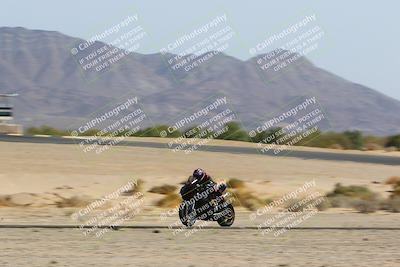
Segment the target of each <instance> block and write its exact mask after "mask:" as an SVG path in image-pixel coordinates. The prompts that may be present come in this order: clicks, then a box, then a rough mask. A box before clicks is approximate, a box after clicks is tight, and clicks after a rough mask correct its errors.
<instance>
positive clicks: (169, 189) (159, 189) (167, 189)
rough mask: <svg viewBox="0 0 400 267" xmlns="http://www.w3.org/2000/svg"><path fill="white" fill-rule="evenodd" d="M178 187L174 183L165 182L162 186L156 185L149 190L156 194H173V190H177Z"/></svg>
mask: <svg viewBox="0 0 400 267" xmlns="http://www.w3.org/2000/svg"><path fill="white" fill-rule="evenodd" d="M176 188H177V187H176V186H174V185H168V184H164V185H161V186H154V187H153V188H151V189H150V190H149V192H150V193H155V194H162V195H168V194H172V193H173V192H175V190H176Z"/></svg>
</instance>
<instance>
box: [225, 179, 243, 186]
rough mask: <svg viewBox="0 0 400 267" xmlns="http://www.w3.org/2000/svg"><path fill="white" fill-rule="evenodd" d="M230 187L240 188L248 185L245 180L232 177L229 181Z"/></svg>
mask: <svg viewBox="0 0 400 267" xmlns="http://www.w3.org/2000/svg"><path fill="white" fill-rule="evenodd" d="M227 185H228V187H229V188H233V189H238V188H243V187H245V186H246V184H245V182H243V181H242V180H240V179H237V178H230V179H229V180H228V182H227Z"/></svg>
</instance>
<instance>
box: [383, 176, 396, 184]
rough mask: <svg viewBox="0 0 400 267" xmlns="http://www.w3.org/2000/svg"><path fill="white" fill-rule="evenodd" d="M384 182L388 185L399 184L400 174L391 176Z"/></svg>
mask: <svg viewBox="0 0 400 267" xmlns="http://www.w3.org/2000/svg"><path fill="white" fill-rule="evenodd" d="M385 184H390V185H400V176H391V177H389V178H388V179H387V180H386V181H385Z"/></svg>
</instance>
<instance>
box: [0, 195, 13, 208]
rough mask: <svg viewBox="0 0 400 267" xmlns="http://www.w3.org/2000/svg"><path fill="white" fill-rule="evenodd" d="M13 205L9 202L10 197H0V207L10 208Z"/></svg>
mask: <svg viewBox="0 0 400 267" xmlns="http://www.w3.org/2000/svg"><path fill="white" fill-rule="evenodd" d="M11 206H13V204H12V203H11V202H10V196H7V195H5V196H0V207H11Z"/></svg>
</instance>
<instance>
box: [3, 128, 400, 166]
mask: <svg viewBox="0 0 400 267" xmlns="http://www.w3.org/2000/svg"><path fill="white" fill-rule="evenodd" d="M0 142H22V143H39V144H76V143H78V140H77V139H73V138H63V137H54V136H49V137H47V136H46V137H44V136H14V135H0ZM117 146H132V147H148V148H165V149H170V148H168V146H167V144H165V143H155V142H136V141H121V142H120V143H118V144H117ZM198 150H199V151H208V152H222V153H232V154H259V155H266V156H275V157H276V155H274V154H273V152H272V151H269V152H267V153H261V152H260V151H258V150H257V149H254V148H249V147H232V146H210V145H204V146H201V147H199V148H198ZM278 157H294V158H302V159H319V160H333V161H351V162H358V163H373V164H384V165H399V166H400V157H392V156H377V155H357V154H347V153H336V152H335V153H330V152H317V151H290V152H289V153H286V152H285V154H284V155H282V156H278Z"/></svg>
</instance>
